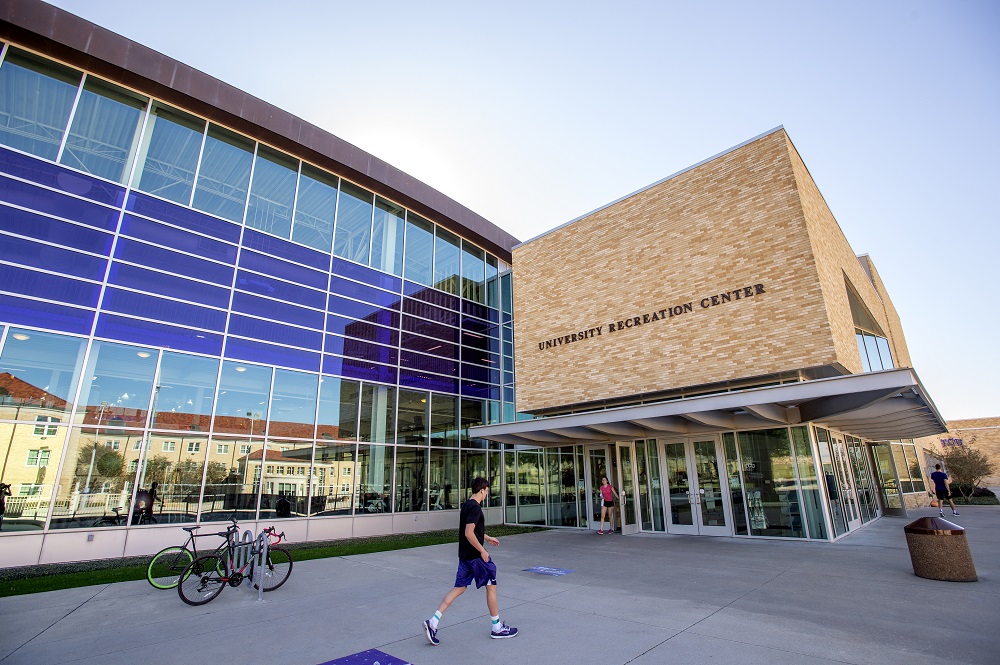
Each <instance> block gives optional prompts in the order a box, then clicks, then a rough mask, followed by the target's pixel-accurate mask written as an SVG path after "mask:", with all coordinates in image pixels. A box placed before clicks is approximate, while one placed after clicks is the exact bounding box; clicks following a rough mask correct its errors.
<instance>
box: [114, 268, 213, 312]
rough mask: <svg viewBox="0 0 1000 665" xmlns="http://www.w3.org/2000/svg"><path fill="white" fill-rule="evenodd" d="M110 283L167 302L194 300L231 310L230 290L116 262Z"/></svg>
mask: <svg viewBox="0 0 1000 665" xmlns="http://www.w3.org/2000/svg"><path fill="white" fill-rule="evenodd" d="M108 283H109V284H114V285H117V286H127V287H129V288H133V289H139V290H140V291H147V292H149V293H155V294H157V295H161V296H167V297H168V298H179V299H182V300H193V301H194V302H198V303H201V304H203V305H212V306H213V307H229V289H224V288H222V287H219V286H212V285H211V284H202V283H201V282H193V281H191V280H189V279H185V278H183V277H174V276H173V275H166V274H164V273H162V272H154V271H152V270H147V269H146V268H138V267H136V266H130V265H126V264H124V263H119V262H117V261H113V262H112V263H111V272H110V274H109V276H108Z"/></svg>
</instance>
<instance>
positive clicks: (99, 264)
mask: <svg viewBox="0 0 1000 665" xmlns="http://www.w3.org/2000/svg"><path fill="white" fill-rule="evenodd" d="M0 257H2V258H3V259H4V260H6V261H11V262H12V263H20V264H21V265H25V266H30V267H32V268H41V269H42V270H51V271H52V272H59V273H63V274H66V275H73V276H75V277H83V278H85V279H94V280H98V281H101V280H103V279H104V272H105V270H106V269H107V265H108V260H107V259H104V258H100V257H96V256H87V255H85V254H79V253H77V252H71V251H70V250H68V249H60V248H59V247H50V246H48V245H42V244H39V243H37V242H34V241H31V240H22V239H20V238H14V237H11V236H8V235H7V234H4V233H0Z"/></svg>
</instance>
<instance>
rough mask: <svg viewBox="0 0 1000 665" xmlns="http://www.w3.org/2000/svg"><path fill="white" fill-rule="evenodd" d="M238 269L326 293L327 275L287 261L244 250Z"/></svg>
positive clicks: (328, 278)
mask: <svg viewBox="0 0 1000 665" xmlns="http://www.w3.org/2000/svg"><path fill="white" fill-rule="evenodd" d="M240 267H241V268H246V269H247V270H253V271H255V272H262V273H266V274H268V275H273V276H274V277H278V278H280V279H284V280H286V281H289V282H293V283H295V284H305V285H306V286H311V287H313V288H316V289H323V290H324V291H326V287H327V282H328V281H329V280H330V277H329V275H327V274H326V273H325V272H319V271H318V270H312V269H311V268H306V267H304V266H297V265H294V264H292V263H288V262H287V261H282V260H281V259H277V258H274V257H272V256H266V255H264V254H259V253H257V252H253V251H250V250H244V251H243V253H241V254H240Z"/></svg>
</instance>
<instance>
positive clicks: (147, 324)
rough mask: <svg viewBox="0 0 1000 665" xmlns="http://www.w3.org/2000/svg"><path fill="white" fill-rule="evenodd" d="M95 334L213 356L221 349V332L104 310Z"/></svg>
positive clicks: (220, 351)
mask: <svg viewBox="0 0 1000 665" xmlns="http://www.w3.org/2000/svg"><path fill="white" fill-rule="evenodd" d="M97 336H98V337H106V338H108V339H114V340H119V341H122V342H136V343H138V344H144V345H147V346H162V347H165V348H168V349H180V350H182V351H193V352H194V353H205V354H208V355H213V356H217V355H219V354H220V353H222V335H216V334H214V333H210V332H202V331H200V330H191V329H190V328H186V327H184V326H174V325H170V324H168V323H155V322H153V321H139V320H138V319H130V318H128V317H127V316H118V315H116V314H108V313H106V312H102V313H101V316H100V318H98V320H97Z"/></svg>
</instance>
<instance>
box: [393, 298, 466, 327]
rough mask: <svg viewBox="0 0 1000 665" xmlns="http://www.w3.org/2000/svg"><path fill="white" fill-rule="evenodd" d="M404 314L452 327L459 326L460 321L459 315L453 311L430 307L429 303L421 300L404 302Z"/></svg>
mask: <svg viewBox="0 0 1000 665" xmlns="http://www.w3.org/2000/svg"><path fill="white" fill-rule="evenodd" d="M403 312H404V313H406V314H412V315H414V316H419V317H420V318H422V319H430V320H431V321H437V322H438V323H446V324H448V325H450V326H457V325H458V320H459V319H458V314H457V313H455V312H452V311H451V310H447V309H441V308H440V307H435V306H434V305H428V304H427V303H425V302H421V301H419V300H410V299H409V298H407V299H406V300H405V301H404V302H403Z"/></svg>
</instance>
